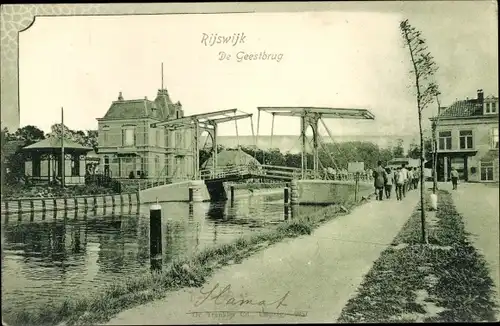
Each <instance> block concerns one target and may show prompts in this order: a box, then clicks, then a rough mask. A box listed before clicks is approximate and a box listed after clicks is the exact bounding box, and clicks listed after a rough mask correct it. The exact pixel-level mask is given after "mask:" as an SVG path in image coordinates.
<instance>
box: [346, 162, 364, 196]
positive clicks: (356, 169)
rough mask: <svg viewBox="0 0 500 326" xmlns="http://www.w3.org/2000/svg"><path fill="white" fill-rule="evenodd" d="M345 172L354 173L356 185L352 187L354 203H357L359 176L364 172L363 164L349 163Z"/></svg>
mask: <svg viewBox="0 0 500 326" xmlns="http://www.w3.org/2000/svg"><path fill="white" fill-rule="evenodd" d="M347 171H348V172H349V173H354V181H355V183H356V185H355V186H354V201H355V202H356V201H358V187H359V186H358V183H359V174H360V173H361V172H364V171H365V162H349V164H348V166H347Z"/></svg>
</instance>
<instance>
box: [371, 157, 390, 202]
mask: <svg viewBox="0 0 500 326" xmlns="http://www.w3.org/2000/svg"><path fill="white" fill-rule="evenodd" d="M373 179H374V186H375V191H376V194H377V200H383V196H384V186H385V184H386V182H387V174H386V173H385V170H384V168H383V167H382V162H381V161H378V162H377V168H376V169H375V171H373Z"/></svg>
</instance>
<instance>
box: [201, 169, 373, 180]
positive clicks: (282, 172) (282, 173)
mask: <svg viewBox="0 0 500 326" xmlns="http://www.w3.org/2000/svg"><path fill="white" fill-rule="evenodd" d="M200 175H201V178H202V179H223V178H227V177H235V176H243V175H252V176H254V177H255V178H273V179H285V180H293V179H302V170H301V169H300V168H294V167H288V166H275V165H261V166H260V167H257V168H251V167H249V166H247V165H235V166H227V167H218V168H217V169H215V171H214V170H213V169H203V170H200ZM355 177H356V176H355V174H354V173H342V172H340V173H328V172H325V171H322V170H320V171H314V170H312V169H308V170H305V171H304V175H303V178H304V179H319V180H339V181H354V180H355ZM372 180H373V178H372V176H371V175H369V174H366V173H361V174H360V175H359V181H361V182H371V181H372Z"/></svg>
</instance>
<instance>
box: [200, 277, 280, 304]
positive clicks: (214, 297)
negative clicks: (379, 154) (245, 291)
mask: <svg viewBox="0 0 500 326" xmlns="http://www.w3.org/2000/svg"><path fill="white" fill-rule="evenodd" d="M200 293H201V295H203V298H202V299H200V300H197V301H196V302H195V303H194V305H195V307H199V306H200V305H202V304H203V303H205V302H213V303H215V304H216V305H228V306H240V307H243V306H260V307H274V308H276V309H278V308H280V307H286V306H287V304H285V300H286V298H287V297H288V295H289V294H290V291H288V292H286V293H285V294H284V295H283V296H281V297H280V298H278V299H277V300H275V301H272V302H268V301H266V300H255V299H248V298H241V299H237V298H235V297H234V296H233V295H232V293H231V285H230V284H229V285H226V286H225V287H224V288H222V287H221V286H220V285H219V283H217V284H215V286H214V287H213V288H212V289H211V290H210V291H206V292H204V291H203V290H201V289H200Z"/></svg>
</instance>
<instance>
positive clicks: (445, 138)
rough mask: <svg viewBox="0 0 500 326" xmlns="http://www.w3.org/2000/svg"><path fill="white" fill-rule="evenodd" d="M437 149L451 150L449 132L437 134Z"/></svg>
mask: <svg viewBox="0 0 500 326" xmlns="http://www.w3.org/2000/svg"><path fill="white" fill-rule="evenodd" d="M439 149H442V150H446V149H451V131H441V132H440V133H439Z"/></svg>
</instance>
